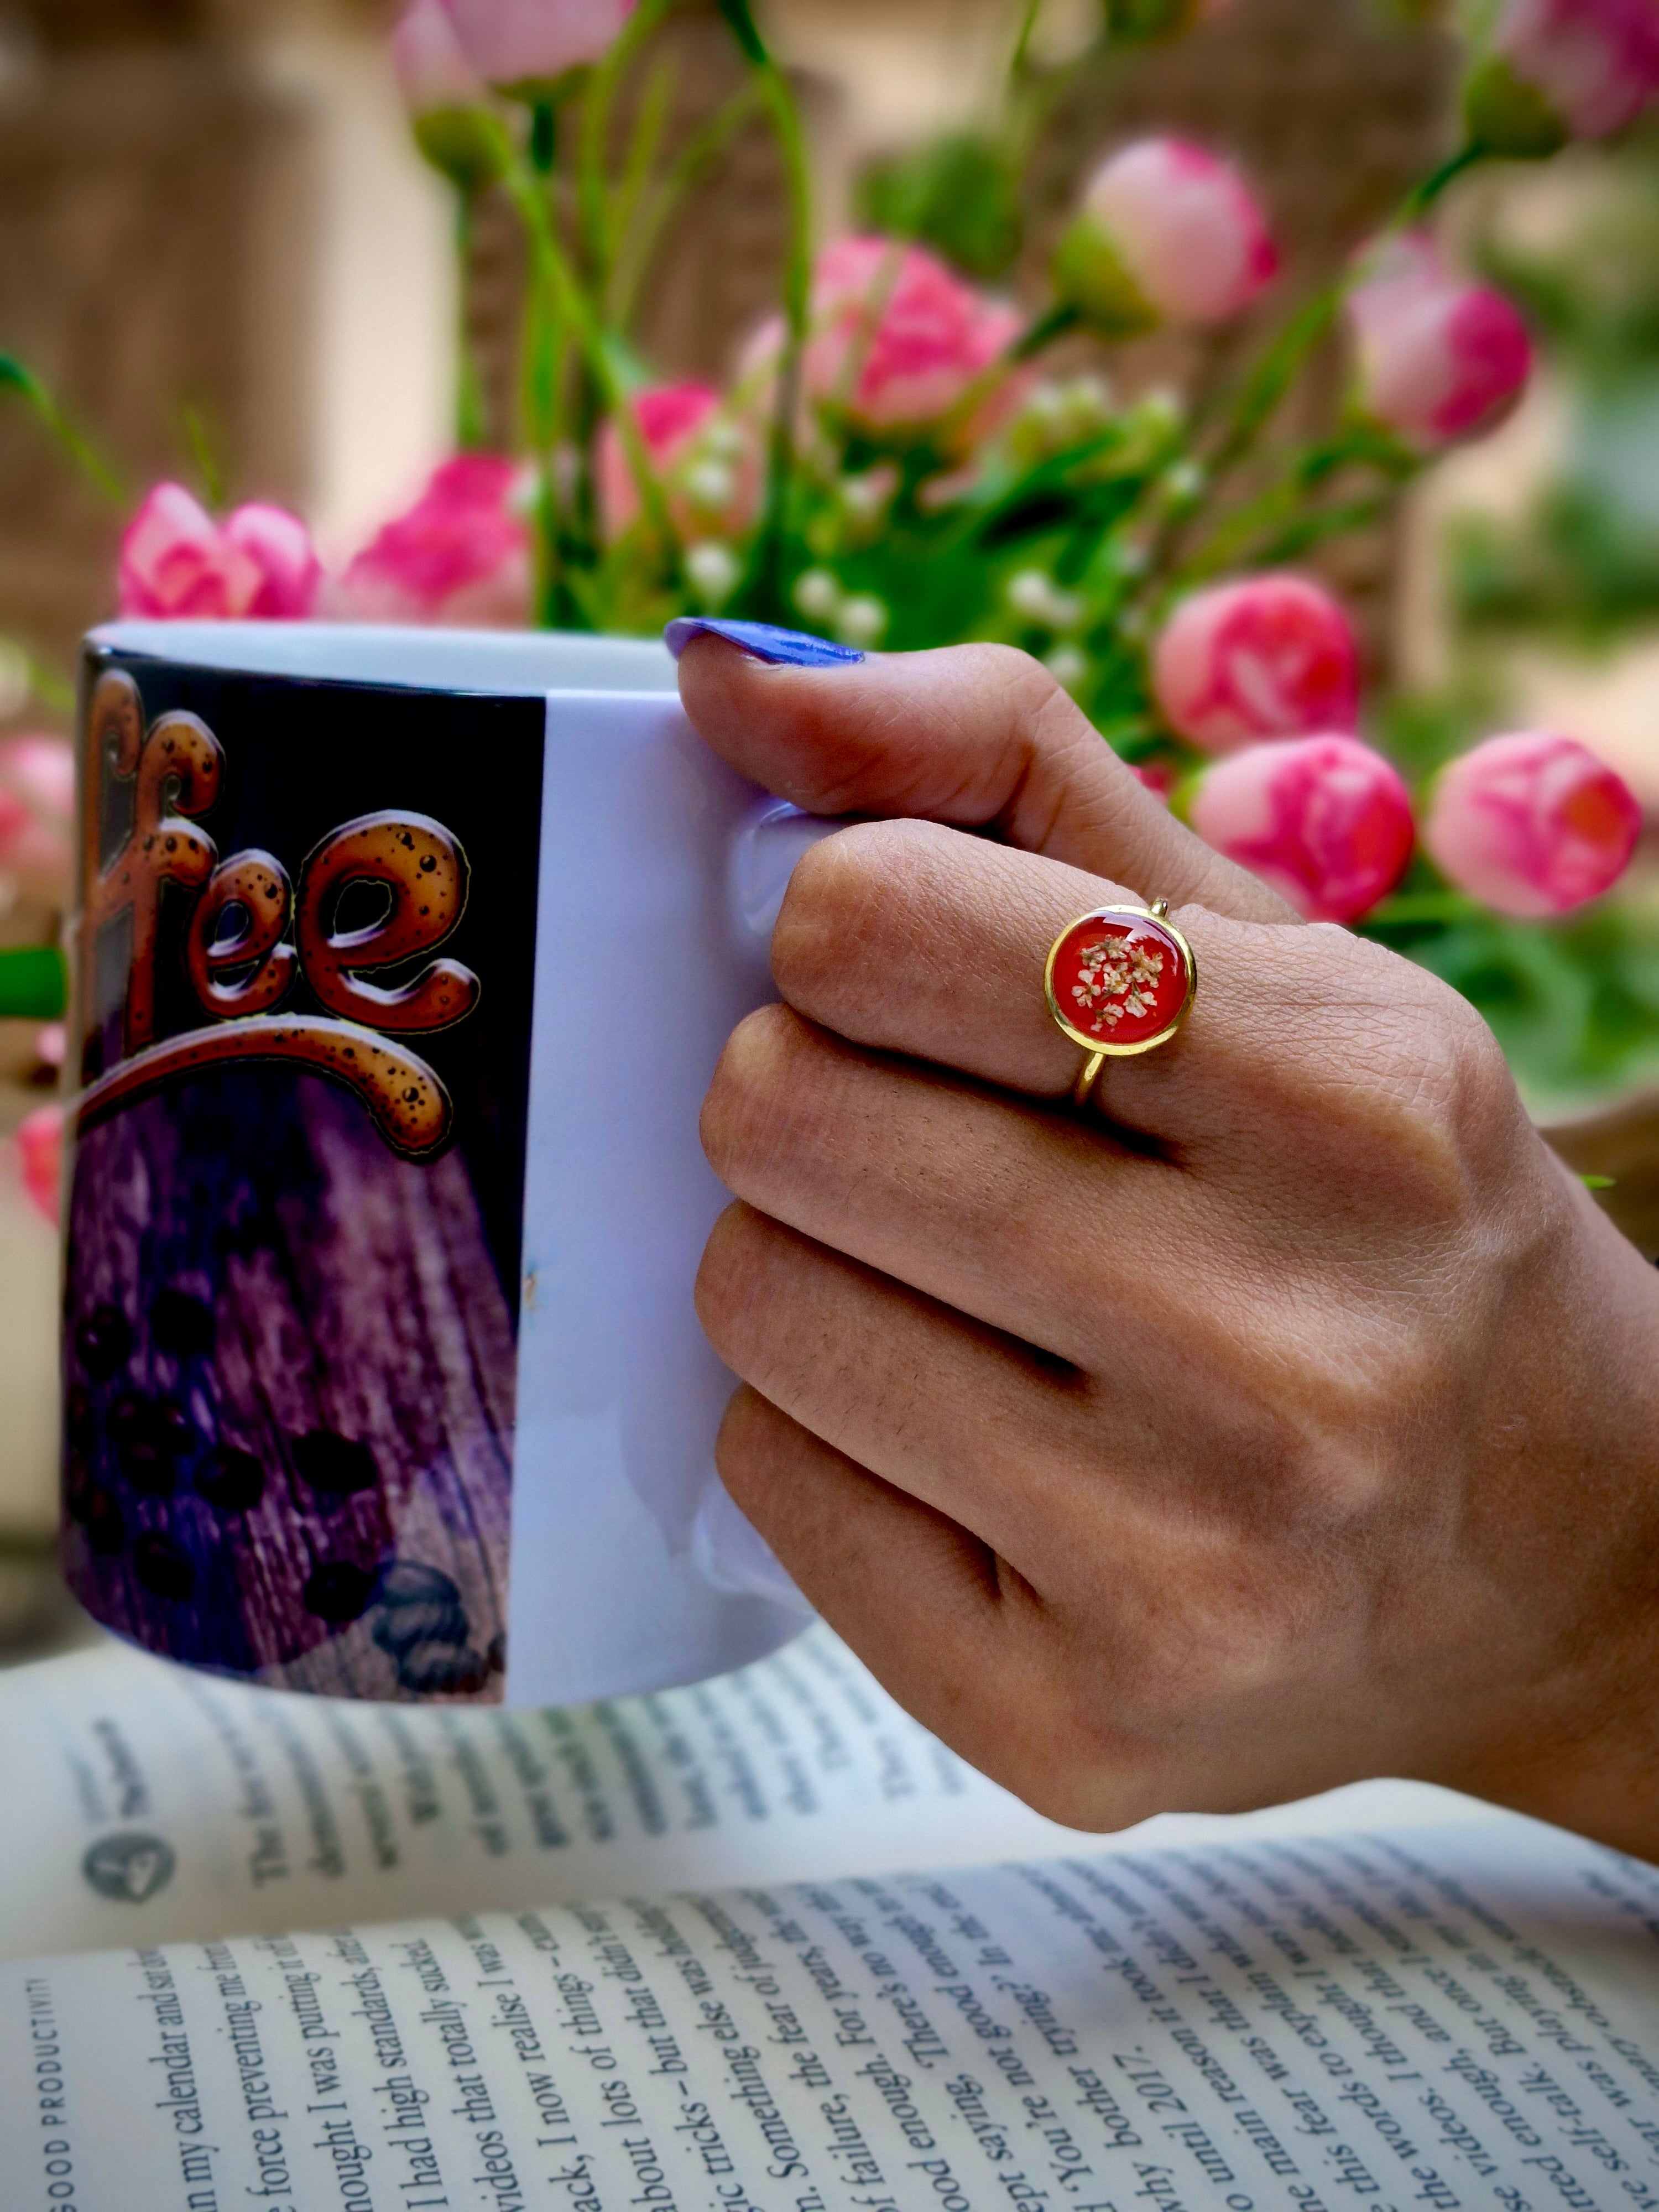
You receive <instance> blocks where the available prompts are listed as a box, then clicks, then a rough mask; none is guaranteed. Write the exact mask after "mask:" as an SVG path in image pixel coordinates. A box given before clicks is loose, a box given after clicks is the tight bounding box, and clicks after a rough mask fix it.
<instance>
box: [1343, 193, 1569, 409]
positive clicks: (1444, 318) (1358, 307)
mask: <svg viewBox="0 0 1659 2212" xmlns="http://www.w3.org/2000/svg"><path fill="white" fill-rule="evenodd" d="M1348 314H1349V318H1350V320H1351V321H1352V326H1353V332H1354V339H1355V346H1356V352H1357V356H1358V392H1357V398H1358V404H1359V406H1360V407H1361V409H1362V410H1364V413H1365V414H1367V415H1369V416H1370V417H1371V419H1372V420H1373V421H1374V422H1380V423H1382V424H1383V427H1384V428H1387V429H1389V430H1392V431H1394V432H1395V435H1397V436H1399V437H1401V438H1402V439H1404V440H1405V441H1407V444H1409V445H1413V446H1416V447H1422V448H1424V449H1425V450H1428V451H1432V450H1433V449H1434V448H1435V447H1438V446H1445V445H1449V444H1450V443H1451V441H1453V440H1454V439H1456V438H1464V437H1468V435H1470V434H1471V433H1472V432H1474V431H1476V430H1481V429H1485V428H1487V427H1488V426H1489V425H1490V424H1492V422H1496V420H1497V419H1498V416H1500V415H1502V414H1503V412H1504V410H1505V409H1506V408H1508V407H1509V406H1510V404H1511V403H1512V402H1513V401H1514V400H1515V399H1516V397H1517V396H1518V395H1519V393H1520V392H1522V390H1523V389H1524V388H1525V386H1526V382H1527V379H1528V375H1529V374H1531V371H1532V341H1531V339H1530V338H1529V337H1528V335H1527V326H1526V325H1525V324H1524V323H1523V322H1522V319H1521V318H1520V316H1519V314H1517V313H1516V310H1515V309H1514V307H1511V306H1510V302H1509V301H1507V300H1506V299H1505V298H1504V295H1503V294H1502V293H1501V292H1494V291H1492V289H1490V288H1489V287H1488V286H1486V285H1484V284H1465V283H1462V282H1460V281H1459V279H1458V278H1456V277H1455V276H1452V275H1451V274H1450V273H1449V270H1446V268H1445V267H1444V266H1443V264H1442V262H1441V259H1440V257H1439V255H1438V253H1437V252H1436V250H1435V247H1434V245H1433V242H1432V240H1430V239H1428V238H1427V237H1425V236H1424V235H1423V234H1421V233H1420V232H1419V233H1416V234H1413V235H1411V236H1409V237H1405V238H1399V239H1395V240H1392V241H1390V243H1389V245H1388V246H1385V247H1383V250H1382V251H1381V252H1379V253H1377V254H1376V256H1375V257H1374V259H1373V262H1372V264H1371V268H1370V273H1369V274H1368V275H1367V276H1366V277H1365V279H1364V282H1363V283H1360V284H1358V285H1357V286H1356V287H1355V289H1354V290H1353V291H1352V293H1350V295H1349V296H1348Z"/></svg>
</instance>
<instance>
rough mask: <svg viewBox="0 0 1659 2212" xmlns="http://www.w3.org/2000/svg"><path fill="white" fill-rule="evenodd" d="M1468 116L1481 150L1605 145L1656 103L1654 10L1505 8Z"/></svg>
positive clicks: (1530, 0)
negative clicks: (1587, 142)
mask: <svg viewBox="0 0 1659 2212" xmlns="http://www.w3.org/2000/svg"><path fill="white" fill-rule="evenodd" d="M1487 54H1488V58H1487V59H1486V62H1485V63H1484V64H1482V66H1481V67H1480V68H1479V69H1477V70H1476V72H1475V74H1474V77H1473V79H1472V80H1471V82H1470V86H1469V90H1468V99H1467V106H1468V112H1469V121H1470V124H1471V127H1472V131H1473V135H1474V137H1475V139H1476V141H1477V143H1480V144H1482V145H1484V146H1486V147H1488V148H1489V149H1491V150H1492V151H1493V152H1495V153H1516V154H1522V155H1526V154H1536V153H1547V152H1548V151H1549V150H1550V149H1551V146H1552V143H1558V144H1559V143H1560V141H1561V140H1562V139H1564V138H1607V137H1612V135H1613V132H1614V131H1622V130H1624V128H1625V127H1626V125H1627V124H1631V123H1634V122H1635V120H1636V118H1638V116H1639V115H1640V114H1641V113H1642V112H1643V110H1644V108H1645V107H1646V106H1648V104H1649V102H1650V100H1652V99H1653V98H1654V96H1655V94H1659V9H1655V7H1654V5H1653V0H1505V4H1504V8H1503V10H1502V13H1501V14H1500V15H1499V16H1498V21H1497V23H1496V25H1495V27H1493V29H1492V35H1491V40H1490V42H1489V46H1488V49H1487Z"/></svg>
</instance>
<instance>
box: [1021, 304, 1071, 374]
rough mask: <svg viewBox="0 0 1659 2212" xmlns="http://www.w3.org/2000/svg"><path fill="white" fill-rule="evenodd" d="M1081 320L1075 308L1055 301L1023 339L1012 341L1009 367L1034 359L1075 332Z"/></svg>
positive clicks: (1031, 326) (1026, 332)
mask: <svg viewBox="0 0 1659 2212" xmlns="http://www.w3.org/2000/svg"><path fill="white" fill-rule="evenodd" d="M1082 320H1083V317H1082V315H1081V314H1080V313H1079V311H1078V309H1077V308H1075V307H1068V306H1067V305H1066V302H1065V301H1063V300H1061V301H1056V302H1055V304H1054V306H1053V307H1050V308H1049V309H1048V313H1046V314H1042V315H1039V316H1038V317H1037V319H1036V321H1035V322H1034V323H1033V324H1032V325H1030V328H1029V329H1028V330H1027V331H1025V333H1024V336H1023V337H1018V338H1016V339H1015V340H1014V343H1013V344H1012V346H1011V347H1010V348H1009V349H1008V356H1007V358H1008V362H1009V365H1010V366H1011V367H1013V366H1017V365H1018V363H1019V362H1022V361H1030V360H1032V359H1034V358H1035V357H1036V355H1038V354H1040V353H1042V352H1043V351H1045V350H1046V349H1047V348H1048V347H1049V346H1051V345H1053V343H1054V340H1055V339H1056V338H1063V337H1065V336H1066V332H1067V331H1074V330H1076V329H1077V327H1078V325H1079V324H1080V323H1081V322H1082Z"/></svg>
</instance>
